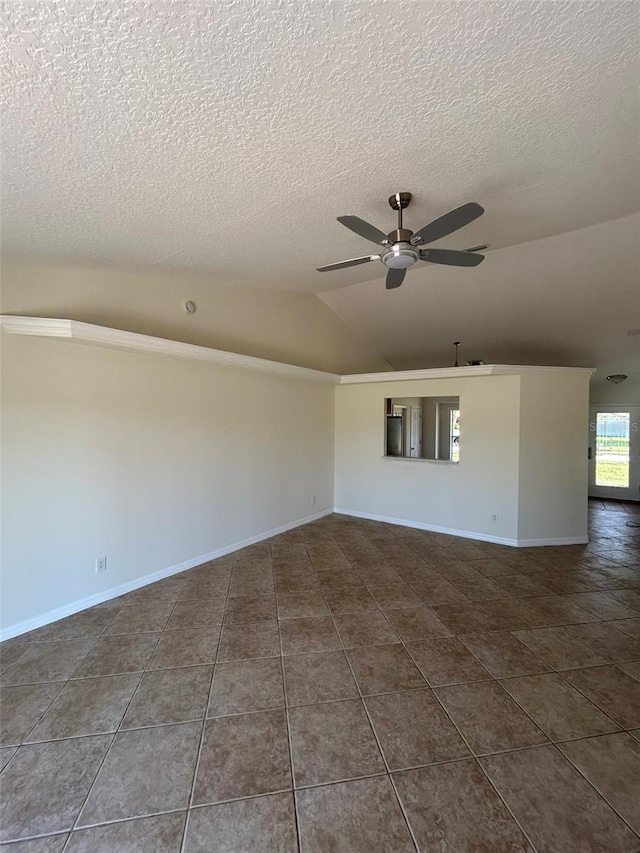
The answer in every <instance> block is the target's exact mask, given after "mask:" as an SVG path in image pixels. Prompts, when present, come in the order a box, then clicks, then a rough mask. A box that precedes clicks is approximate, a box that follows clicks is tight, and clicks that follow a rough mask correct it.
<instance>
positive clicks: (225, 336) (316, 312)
mask: <svg viewBox="0 0 640 853" xmlns="http://www.w3.org/2000/svg"><path fill="white" fill-rule="evenodd" d="M1 284H2V289H1V298H2V301H1V312H2V313H4V314H16V315H25V316H31V317H55V318H68V319H71V320H81V321H84V322H86V323H97V324H98V325H101V326H110V327H112V328H115V329H124V330H126V331H129V332H140V333H142V334H147V335H155V336H157V337H162V338H170V339H172V340H178V341H185V342H187V343H191V344H200V345H202V346H210V347H213V348H214V349H221V350H227V351H229V352H237V353H242V354H244V355H252V356H256V357H258V358H267V359H271V360H273V361H282V362H285V363H287V364H297V365H300V366H302V367H313V368H316V369H317V370H326V371H329V372H330V373H361V372H369V371H383V370H390V369H391V367H390V365H389V364H388V363H387V362H386V361H384V359H382V358H381V357H379V356H378V355H377V354H376V353H375V352H374V351H373V350H372V349H371V348H370V347H369V345H365V344H364V343H362V342H361V341H359V340H358V338H357V337H356V336H355V335H354V333H353V332H352V331H351V330H350V329H349V328H348V327H347V326H346V325H345V324H344V323H343V322H342V320H340V319H339V318H338V317H337V316H336V315H335V314H334V313H333V312H332V311H331V309H330V308H328V307H327V306H326V305H325V304H324V303H323V302H322V301H321V300H320V299H319V298H318V297H317V296H316V295H315V294H313V293H298V292H296V291H292V290H287V291H284V290H283V291H278V290H265V289H263V288H249V287H247V288H235V287H222V286H220V285H218V284H216V283H215V282H214V281H212V280H211V279H210V278H205V277H197V276H187V275H185V276H182V277H179V276H169V275H164V274H160V273H154V274H149V273H142V272H126V271H121V270H110V269H101V268H98V267H80V266H58V265H53V264H48V265H47V264H41V265H37V264H24V263H18V262H13V263H11V262H8V261H5V262H4V263H3V265H2V282H1ZM188 299H191V300H193V301H194V302H195V303H196V304H197V306H198V311H197V313H196V314H194V315H188V314H186V313H185V312H184V310H183V305H184V303H185V302H186V300H188Z"/></svg>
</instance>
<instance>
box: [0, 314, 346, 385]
mask: <svg viewBox="0 0 640 853" xmlns="http://www.w3.org/2000/svg"><path fill="white" fill-rule="evenodd" d="M0 328H2V329H4V330H5V332H8V333H9V334H12V335H29V336H31V337H39V338H60V339H63V340H68V341H74V342H76V343H80V344H88V345H90V346H99V347H107V348H109V349H119V350H126V351H128V352H142V353H149V354H152V355H162V356H170V357H174V358H187V359H192V360H194V361H206V362H210V363H213V364H225V365H228V366H230V367H241V368H245V369H249V370H259V371H262V372H263V373H276V374H279V375H280V376H285V377H288V378H289V379H303V380H306V381H311V382H325V383H328V384H330V385H337V384H338V382H339V381H340V376H338V375H337V374H335V373H325V372H324V371H322V370H313V369H312V368H310V367H298V366H296V365H294V364H284V363H283V362H279V361H269V360H268V359H264V358H255V357H254V356H250V355H240V354H239V353H235V352H226V351H225V350H219V349H212V348H211V347H203V346H198V345H196V344H187V343H184V342H182V341H172V340H168V339H166V338H156V337H153V336H151V335H141V334H139V333H137V332H125V331H123V330H122V329H110V328H108V327H107V326H96V325H94V324H93V323H81V322H79V321H78V320H58V319H53V318H48V317H13V316H11V315H8V314H3V315H0Z"/></svg>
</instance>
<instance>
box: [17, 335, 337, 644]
mask: <svg viewBox="0 0 640 853" xmlns="http://www.w3.org/2000/svg"><path fill="white" fill-rule="evenodd" d="M333 429H334V426H333V386H332V385H330V384H323V383H315V382H309V381H302V380H297V379H287V378H284V377H278V376H275V375H271V374H265V373H257V372H254V371H251V370H246V369H241V368H235V367H228V366H222V365H213V364H202V363H199V362H192V361H184V360H180V359H172V358H166V357H159V356H155V355H143V354H140V353H128V352H119V351H115V350H110V349H105V348H100V347H87V346H82V345H80V344H76V343H68V342H61V341H57V340H50V339H37V338H27V337H13V336H10V335H6V334H4V335H3V336H2V475H3V483H2V524H3V529H2V565H3V578H2V628H3V630H4V631H5V632H6V631H7V630H8V629H10V628H11V627H12V626H16V625H19V624H20V623H22V624H23V626H24V623H25V622H28V620H31V619H36V620H37V619H38V618H42V617H43V614H44V616H45V618H44V621H50V619H51V618H57V615H53V616H50V617H49V619H47V617H46V614H50V613H51V612H52V611H55V609H56V608H60V607H65V606H69V605H73V603H74V602H82V601H83V600H85V599H86V598H87V597H90V596H94V595H97V594H101V593H105V592H106V591H108V590H110V589H112V588H114V587H118V586H120V585H122V584H127V583H130V582H136V581H138V580H139V579H141V578H144V577H145V576H147V575H149V574H151V573H154V572H158V571H163V570H165V569H170V568H171V567H172V566H176V565H179V564H181V563H183V562H184V561H189V560H193V559H194V558H198V557H199V556H202V555H207V554H210V553H212V552H214V551H216V550H219V549H222V548H225V547H228V546H232V545H233V544H234V543H238V542H242V541H244V540H246V539H248V538H251V537H255V536H258V535H261V534H263V533H265V532H268V531H271V530H274V529H275V528H278V527H280V526H284V525H287V524H291V523H294V522H296V521H298V520H300V519H302V518H305V517H308V516H310V515H312V514H315V513H317V512H320V511H322V510H328V509H330V508H331V507H332V506H333V469H334V464H333V453H334V446H333ZM312 495H316V502H315V504H313V503H312V500H311V498H312ZM103 555H106V557H107V565H108V569H107V572H105V573H104V574H99V575H96V574H95V571H94V561H95V559H96V557H100V556H103ZM72 609H73V608H72ZM76 609H77V608H76ZM58 615H63V614H58ZM38 624H42V622H40V623H38ZM26 627H29V626H28V625H26ZM26 627H23V630H25V629H26Z"/></svg>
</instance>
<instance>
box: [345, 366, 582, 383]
mask: <svg viewBox="0 0 640 853" xmlns="http://www.w3.org/2000/svg"><path fill="white" fill-rule="evenodd" d="M526 373H556V374H560V373H578V374H579V373H583V374H584V375H585V376H591V375H592V374H593V373H595V367H548V366H546V365H541V366H536V365H532V364H480V365H477V366H475V367H436V368H429V369H426V370H396V371H393V373H352V374H350V375H348V376H341V377H340V382H339V384H340V385H361V384H364V383H370V382H407V381H410V380H414V379H466V378H467V377H469V376H521V375H523V374H526Z"/></svg>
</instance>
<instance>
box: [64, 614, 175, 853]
mask: <svg viewBox="0 0 640 853" xmlns="http://www.w3.org/2000/svg"><path fill="white" fill-rule="evenodd" d="M114 619H115V617H114ZM112 621H113V620H112ZM109 624H111V623H109ZM105 630H106V629H105ZM161 636H162V634H161V633H160V634H159V635H158V639H157V641H156V644H155V646H154V647H153V651H151V653H150V655H149V660H151V657H152V656H153V654H154V652H155V649H156V648H157V646H158V643H159V642H160V637H161ZM101 639H102V637H101ZM147 663H148V661H147ZM74 671H75V670H74ZM111 674H114V673H111ZM115 674H118V673H115ZM121 674H125V675H126V674H128V673H121ZM143 676H144V670H143V671H142V675H141V676H140V680H139V681H138V684H137V686H136V689H135V690H134V691H133V693H132V695H131V699H130V700H129V702H128V703H127V707H126V708H125V710H124V713H123V714H122V717H121V718H120V723H122V720H123V719H124V717H125V715H126V713H127V711H128V710H129V707H130V706H131V703H132V702H133V698H134V696H135V695H136V693H137V692H138V689H139V687H140V684H141V683H142V678H143ZM118 725H120V724H118ZM117 734H118V729H116V731H115V732H114V733H113V735H112V737H111V741H110V743H109V746H108V747H107V749H106V750H105V754H104V756H103V758H102V761H101V762H100V765H99V767H98V770H97V772H96V774H95V776H94V777H93V781H92V783H91V785H90V786H89V790H88V791H87V795H86V797H85V798H84V799H83V801H82V805H81V806H80V808H79V810H78V812H77V814H76V816H75V818H74V819H73V823H72V826H71V827H70V830H69V837H68V838H67V840H66V842H65V845H64V848H63V851H62V853H64V850H66V849H67V847H68V845H69V843H70V841H71V838H72V835H73V831H74V830H75V829H79V827H78V821H79V820H80V815H81V814H82V810H83V809H84V807H85V806H86V804H87V802H88V800H89V797H90V796H91V792H92V791H93V789H94V787H95V785H96V782H97V780H98V776H99V775H100V771H101V770H102V768H103V767H104V765H105V762H106V760H107V756H108V755H109V754H110V753H111V750H112V748H113V745H114V743H115V740H116V737H117Z"/></svg>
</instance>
